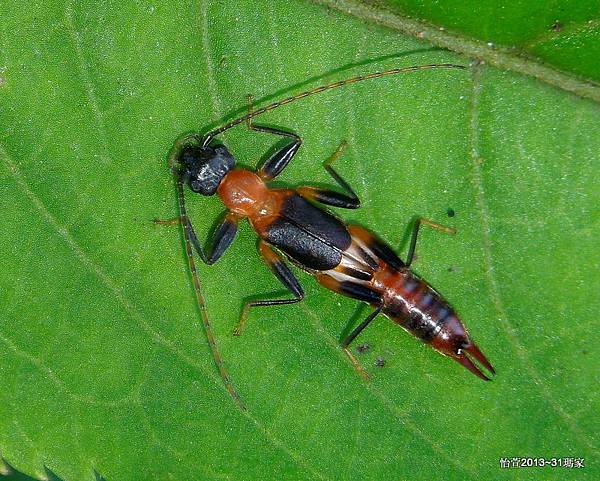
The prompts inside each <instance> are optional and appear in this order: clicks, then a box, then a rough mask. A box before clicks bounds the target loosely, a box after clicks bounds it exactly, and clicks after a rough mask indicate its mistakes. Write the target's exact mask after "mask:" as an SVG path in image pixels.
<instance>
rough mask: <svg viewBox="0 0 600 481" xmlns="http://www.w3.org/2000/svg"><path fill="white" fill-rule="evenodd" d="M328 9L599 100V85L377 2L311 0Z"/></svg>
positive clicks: (581, 95)
mask: <svg viewBox="0 0 600 481" xmlns="http://www.w3.org/2000/svg"><path fill="white" fill-rule="evenodd" d="M312 1H313V2H315V3H317V4H320V5H325V6H327V7H328V8H332V9H335V10H338V11H340V12H342V13H345V14H348V15H352V16H354V17H357V18H360V19H362V20H364V21H366V22H369V23H376V24H378V25H381V26H384V27H388V28H390V29H393V30H396V31H398V32H401V33H403V34H405V35H409V36H411V37H413V38H417V39H419V40H424V41H427V42H429V43H431V44H433V45H435V46H437V47H442V48H444V49H447V50H451V51H453V52H457V53H459V54H462V55H466V56H467V57H469V58H472V59H477V60H479V61H480V62H485V63H487V64H489V65H493V66H494V67H499V68H502V69H506V70H512V71H514V72H517V73H521V74H523V75H528V76H531V77H535V78H536V79H538V80H540V81H542V82H544V83H547V84H549V85H552V86H554V87H557V88H559V89H562V90H565V91H567V92H571V93H574V94H576V95H578V96H580V97H584V98H588V99H591V100H593V101H595V102H598V103H600V85H598V84H597V83H595V82H592V81H589V80H584V79H581V78H579V77H576V76H575V75H572V74H569V73H566V72H564V71H561V70H558V69H556V68H553V67H550V66H548V65H546V64H544V63H542V62H539V61H536V60H534V59H533V58H531V57H528V56H525V55H526V54H524V53H520V52H519V51H517V50H515V49H510V48H507V47H496V46H493V45H490V44H488V43H486V42H483V41H481V40H476V39H473V38H470V37H466V36H464V35H461V34H458V33H454V32H450V31H448V30H446V29H441V28H440V27H439V26H435V25H432V24H428V23H426V22H423V21H418V20H415V19H413V18H409V17H406V16H402V15H400V14H398V13H395V12H392V11H390V10H388V9H385V8H384V7H382V6H380V5H377V6H375V5H368V4H365V3H364V2H363V1H361V0H312Z"/></svg>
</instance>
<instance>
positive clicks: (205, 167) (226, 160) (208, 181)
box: [179, 144, 235, 195]
mask: <svg viewBox="0 0 600 481" xmlns="http://www.w3.org/2000/svg"><path fill="white" fill-rule="evenodd" d="M179 164H180V165H181V170H180V173H181V177H182V179H184V181H185V182H188V183H189V186H190V189H192V191H194V192H197V193H200V194H202V195H213V194H214V193H215V192H216V191H217V188H218V187H219V184H220V183H221V181H222V180H223V177H225V175H226V174H227V172H229V171H230V170H231V169H232V168H233V167H234V166H235V159H234V158H233V155H231V153H230V152H229V150H227V147H225V146H224V145H221V144H218V145H212V146H211V145H207V146H205V147H202V146H188V147H185V148H184V149H183V150H182V151H181V154H180V157H179Z"/></svg>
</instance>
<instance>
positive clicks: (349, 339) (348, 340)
mask: <svg viewBox="0 0 600 481" xmlns="http://www.w3.org/2000/svg"><path fill="white" fill-rule="evenodd" d="M382 307H383V306H378V307H377V309H375V310H374V311H373V312H371V314H369V315H368V316H367V318H366V319H365V320H364V321H363V322H361V323H360V324H359V325H358V326H357V327H356V328H355V329H354V330H353V331H352V332H351V333H350V334H348V336H347V337H346V339H344V341H343V342H342V348H344V349H346V348H347V347H348V346H349V345H350V343H351V342H352V341H354V339H356V336H358V335H359V334H360V333H361V332H362V331H363V329H364V328H365V327H367V326H368V325H369V324H370V323H371V321H372V320H373V319H375V318H376V317H377V315H378V314H379V313H380V312H381V309H382Z"/></svg>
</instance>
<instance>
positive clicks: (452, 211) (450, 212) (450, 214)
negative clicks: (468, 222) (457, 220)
mask: <svg viewBox="0 0 600 481" xmlns="http://www.w3.org/2000/svg"><path fill="white" fill-rule="evenodd" d="M446 213H447V214H448V217H454V216H455V215H456V212H454V209H453V208H451V207H449V208H448V210H447V211H446Z"/></svg>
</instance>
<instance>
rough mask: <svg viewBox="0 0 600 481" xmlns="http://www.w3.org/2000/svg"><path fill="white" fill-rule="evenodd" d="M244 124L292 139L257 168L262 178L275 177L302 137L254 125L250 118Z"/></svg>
mask: <svg viewBox="0 0 600 481" xmlns="http://www.w3.org/2000/svg"><path fill="white" fill-rule="evenodd" d="M252 101H253V97H252V95H248V111H249V112H252ZM246 125H247V126H248V128H249V129H250V130H256V131H257V132H266V133H269V134H273V135H279V136H281V137H288V138H291V139H292V141H291V142H290V143H289V144H286V145H284V146H283V147H282V148H281V149H278V150H277V151H275V152H274V153H273V155H271V156H270V157H269V158H268V159H267V160H265V161H264V163H263V165H262V166H261V167H260V169H258V172H257V173H258V175H259V176H260V177H261V178H263V179H264V180H271V179H274V178H275V177H277V176H278V175H279V174H281V172H282V171H283V169H285V168H286V167H287V165H288V164H289V163H290V160H292V157H294V155H296V152H298V149H299V148H300V146H301V145H302V139H301V138H300V136H299V135H297V134H295V133H293V132H286V131H285V130H279V129H275V128H273V127H267V126H266V125H255V124H254V123H253V122H252V118H248V119H247V120H246Z"/></svg>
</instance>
